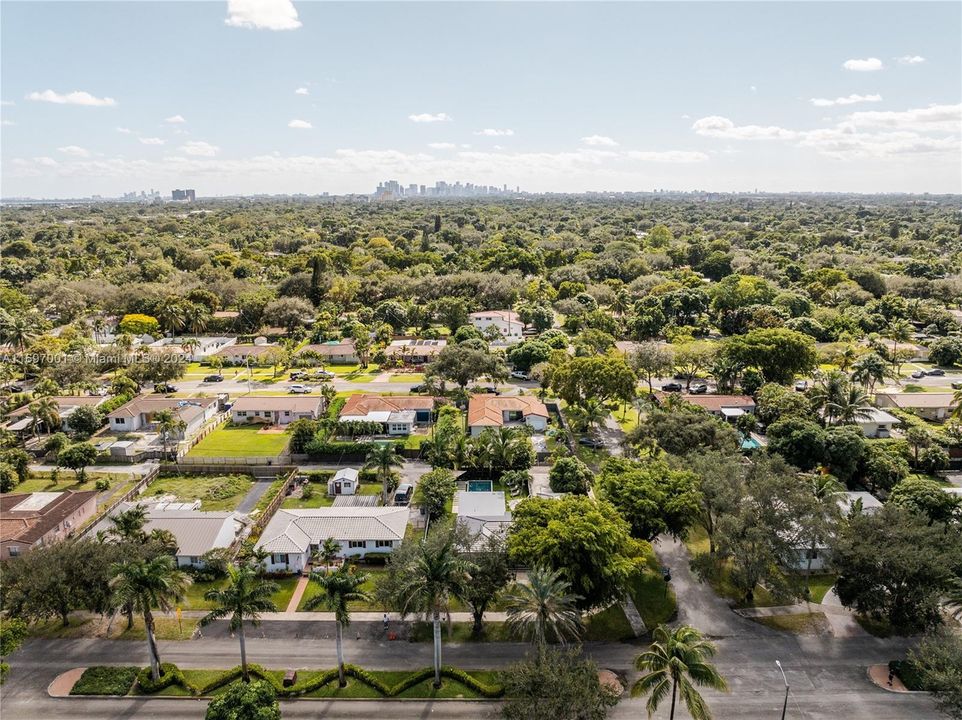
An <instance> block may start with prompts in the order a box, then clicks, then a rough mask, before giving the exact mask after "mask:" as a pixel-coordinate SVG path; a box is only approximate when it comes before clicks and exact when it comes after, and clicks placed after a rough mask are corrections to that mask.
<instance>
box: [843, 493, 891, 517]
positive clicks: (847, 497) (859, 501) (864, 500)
mask: <svg viewBox="0 0 962 720" xmlns="http://www.w3.org/2000/svg"><path fill="white" fill-rule="evenodd" d="M856 505H859V506H861V508H862V512H863V513H865V514H866V515H872V514H873V513H876V512H878V511H879V510H881V509H882V501H881V500H879V499H878V498H877V497H875V496H874V495H873V494H872V493H870V492H865V491H854V490H853V491H849V492H844V493H842V495H841V497H840V498H839V499H838V509H839V510H841V511H842V515H848V514H849V513H850V512H851V511H852V508H853V507H855V506H856Z"/></svg>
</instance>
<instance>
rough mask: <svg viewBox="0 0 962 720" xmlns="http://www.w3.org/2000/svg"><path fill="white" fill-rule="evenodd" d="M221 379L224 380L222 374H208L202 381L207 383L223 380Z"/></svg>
mask: <svg viewBox="0 0 962 720" xmlns="http://www.w3.org/2000/svg"><path fill="white" fill-rule="evenodd" d="M223 381H224V376H223V375H208V376H207V377H205V378H204V382H208V383H213V382H223Z"/></svg>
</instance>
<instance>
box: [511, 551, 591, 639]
mask: <svg viewBox="0 0 962 720" xmlns="http://www.w3.org/2000/svg"><path fill="white" fill-rule="evenodd" d="M570 589H571V583H569V582H568V581H567V580H565V579H564V578H563V577H561V570H551V569H549V568H547V567H540V566H539V567H533V568H531V570H530V571H529V572H528V584H527V585H524V584H521V583H515V585H514V587H513V588H512V589H511V591H510V592H508V593H507V594H506V595H505V597H504V604H505V607H506V609H507V613H508V629H509V630H511V631H512V633H514V634H516V635H518V636H519V637H521V638H522V639H525V640H531V641H532V642H534V644H535V646H536V647H537V648H538V657H539V658H540V657H541V656H542V654H543V653H544V649H545V646H546V645H547V644H548V643H549V642H551V641H552V640H553V641H555V642H560V643H565V642H567V641H568V640H574V639H576V638H577V637H578V635H579V633H580V631H581V615H580V613H579V612H578V608H577V602H578V600H580V599H581V598H580V596H578V595H575V594H574V593H571V592H569V591H570Z"/></svg>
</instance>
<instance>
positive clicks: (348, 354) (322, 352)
mask: <svg viewBox="0 0 962 720" xmlns="http://www.w3.org/2000/svg"><path fill="white" fill-rule="evenodd" d="M311 354H313V355H317V356H318V357H320V358H321V359H322V360H323V361H324V362H326V363H330V364H332V365H355V364H357V363H358V362H360V359H359V358H358V356H357V350H355V349H354V341H353V340H340V341H335V342H326V343H316V344H314V345H305V346H304V347H302V348H301V349H300V350H298V351H297V355H298V357H300V356H302V355H311Z"/></svg>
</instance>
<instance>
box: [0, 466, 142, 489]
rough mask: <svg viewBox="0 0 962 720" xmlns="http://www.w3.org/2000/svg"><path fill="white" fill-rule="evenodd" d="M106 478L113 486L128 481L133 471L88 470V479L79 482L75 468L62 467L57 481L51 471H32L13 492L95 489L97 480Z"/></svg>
mask: <svg viewBox="0 0 962 720" xmlns="http://www.w3.org/2000/svg"><path fill="white" fill-rule="evenodd" d="M103 478H106V479H107V480H109V481H110V485H111V487H115V486H116V485H119V484H122V483H125V482H128V481H129V480H131V479H132V478H133V475H132V474H131V473H97V472H87V479H86V480H85V481H84V482H82V483H78V482H77V475H76V473H74V471H73V470H66V469H61V470H60V474H59V477H58V478H57V482H53V481H52V480H51V479H50V473H49V472H31V473H30V477H29V478H27V479H26V480H24V481H23V482H22V483H20V484H19V485H17V486H16V487H15V488H14V489H13V492H16V493H33V492H63V491H64V490H74V491H77V492H79V491H81V490H94V489H95V485H96V483H97V480H100V479H103Z"/></svg>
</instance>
